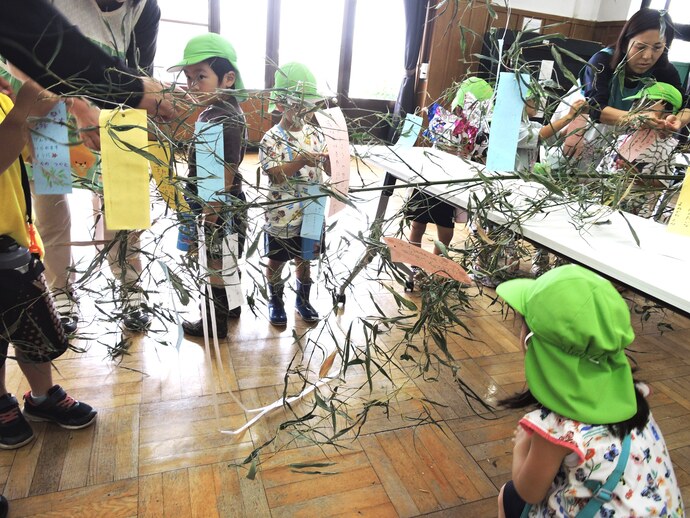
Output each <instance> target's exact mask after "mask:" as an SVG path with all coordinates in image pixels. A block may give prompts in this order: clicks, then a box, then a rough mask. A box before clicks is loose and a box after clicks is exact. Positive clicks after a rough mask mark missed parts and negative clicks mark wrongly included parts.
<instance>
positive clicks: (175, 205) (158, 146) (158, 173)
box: [145, 142, 190, 212]
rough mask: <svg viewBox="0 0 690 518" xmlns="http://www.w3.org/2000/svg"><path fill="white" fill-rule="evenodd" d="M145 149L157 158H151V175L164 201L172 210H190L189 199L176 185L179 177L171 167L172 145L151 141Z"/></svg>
mask: <svg viewBox="0 0 690 518" xmlns="http://www.w3.org/2000/svg"><path fill="white" fill-rule="evenodd" d="M145 151H146V152H147V153H149V154H151V155H153V156H154V157H156V160H149V166H150V167H151V176H153V179H154V181H155V182H156V187H158V192H160V193H161V197H162V198H163V201H165V203H166V205H167V206H168V207H170V208H171V209H172V210H175V211H178V210H179V211H180V212H189V210H190V209H189V205H188V204H187V200H185V199H184V196H183V195H182V193H181V192H178V190H177V188H176V186H175V182H176V181H178V179H177V177H176V176H175V174H174V170H172V169H171V167H170V155H171V151H170V146H168V145H167V144H162V143H160V142H150V143H149V145H148V146H147V147H146V148H145ZM171 172H172V174H171Z"/></svg>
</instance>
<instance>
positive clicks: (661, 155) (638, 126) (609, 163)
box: [597, 82, 683, 216]
mask: <svg viewBox="0 0 690 518" xmlns="http://www.w3.org/2000/svg"><path fill="white" fill-rule="evenodd" d="M624 100H634V101H635V103H634V104H633V106H632V108H631V109H630V111H629V113H628V117H627V120H628V121H629V123H628V126H629V127H630V130H629V131H627V132H626V133H625V134H623V135H620V136H619V137H618V138H617V139H616V142H615V144H614V145H613V146H611V147H610V148H609V149H608V150H607V151H606V154H605V155H604V158H603V159H602V160H601V162H600V163H599V165H598V166H597V171H599V172H601V173H605V174H611V175H621V174H630V175H631V176H637V175H673V174H675V170H676V165H675V163H674V160H672V158H673V154H674V152H675V149H676V147H678V143H679V141H678V139H677V138H676V136H674V134H673V133H669V132H668V131H667V130H666V125H665V120H666V118H667V117H668V116H670V115H675V114H676V113H678V112H679V111H680V110H681V108H682V107H683V96H682V95H681V93H680V91H679V90H678V89H677V88H676V87H674V86H673V85H670V84H668V83H661V82H657V83H652V84H650V85H649V86H647V87H645V88H643V89H642V90H640V91H639V92H637V93H636V94H635V95H633V96H630V97H627V98H626V99H624ZM657 128H658V129H657ZM650 134H652V135H653V137H654V138H653V143H652V144H651V145H650V147H648V148H647V149H646V150H644V151H643V152H642V153H640V154H639V156H637V157H636V158H635V159H634V160H633V161H628V160H626V159H625V158H624V157H623V156H622V155H621V150H623V149H626V147H629V146H628V143H629V141H630V139H633V138H640V137H647V136H650ZM635 185H636V186H637V187H638V188H637V189H635V188H633V190H631V191H630V194H629V195H628V197H627V198H626V199H625V200H624V202H623V206H622V207H621V208H622V209H623V210H626V211H628V212H632V213H634V214H639V215H641V216H651V215H652V212H653V210H654V206H655V205H656V201H657V199H658V197H659V195H660V193H661V192H662V189H663V188H665V187H666V183H665V182H662V181H658V180H640V179H636V180H635Z"/></svg>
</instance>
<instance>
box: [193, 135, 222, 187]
mask: <svg viewBox="0 0 690 518" xmlns="http://www.w3.org/2000/svg"><path fill="white" fill-rule="evenodd" d="M194 127H195V131H196V141H195V145H196V146H195V147H196V177H197V184H196V185H197V194H198V196H199V198H201V199H202V200H204V201H210V200H214V199H215V200H217V199H220V196H219V195H218V192H219V191H225V164H224V161H223V157H224V151H223V125H222V124H218V123H217V122H197V123H196V124H195V126H194Z"/></svg>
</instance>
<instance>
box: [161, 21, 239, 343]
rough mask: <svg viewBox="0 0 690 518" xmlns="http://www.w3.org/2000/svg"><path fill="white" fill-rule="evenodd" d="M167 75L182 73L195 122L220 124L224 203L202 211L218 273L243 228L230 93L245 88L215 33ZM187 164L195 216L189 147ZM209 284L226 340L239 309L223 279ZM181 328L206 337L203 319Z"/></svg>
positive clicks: (196, 43) (197, 206) (227, 46)
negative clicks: (231, 239) (230, 239)
mask: <svg viewBox="0 0 690 518" xmlns="http://www.w3.org/2000/svg"><path fill="white" fill-rule="evenodd" d="M168 71H169V72H178V71H182V72H184V75H185V77H186V79H187V86H188V88H189V92H190V94H191V95H192V96H193V97H194V99H195V100H196V101H197V103H198V104H200V105H202V106H207V108H206V109H205V110H204V111H202V112H201V114H200V115H199V118H198V121H199V122H210V123H213V124H222V125H223V162H224V164H225V192H226V197H225V200H224V201H222V202H221V201H211V202H208V203H207V204H206V205H205V206H204V207H203V212H204V213H205V214H206V229H205V233H206V236H207V239H208V243H207V253H208V267H209V269H210V270H212V271H219V270H221V269H222V263H223V240H224V238H225V236H227V235H230V234H237V235H238V254H239V257H241V256H242V251H243V248H244V241H245V235H246V228H247V215H246V197H245V195H244V192H243V191H242V175H241V173H240V170H239V166H240V164H241V163H242V159H243V158H244V152H245V149H246V143H247V127H246V122H245V118H244V113H243V112H242V108H241V107H240V105H239V102H238V100H237V97H236V96H235V94H234V92H233V90H242V89H244V84H243V83H242V78H241V76H240V71H239V69H238V68H237V53H236V52H235V49H234V47H233V46H232V44H231V43H230V42H229V41H227V40H226V39H225V38H223V37H222V36H220V35H218V34H214V33H206V34H202V35H200V36H196V37H194V38H192V39H191V40H189V42H188V43H187V45H186V47H185V49H184V56H183V59H182V61H180V62H179V63H177V64H176V65H175V66H173V67H170V68H169V69H168ZM188 164H189V178H191V179H192V181H190V183H189V186H188V188H189V191H190V193H191V194H192V197H191V198H192V199H190V206H191V207H192V209H193V210H194V211H195V212H196V213H197V214H199V213H201V212H202V207H201V203H200V200H198V198H197V186H196V183H195V180H194V179H195V178H196V177H197V164H196V146H195V145H194V144H193V145H192V146H191V149H190V153H189V158H188ZM210 282H211V286H212V293H213V300H214V305H215V315H216V329H217V331H218V337H219V338H225V337H226V336H227V332H228V324H227V319H228V318H237V317H239V316H240V312H241V309H242V307H241V306H238V307H236V308H229V307H228V298H227V294H226V291H225V285H224V284H223V279H222V278H221V277H219V276H217V275H212V276H211V278H210ZM202 292H204V290H202ZM202 298H203V296H202ZM201 310H202V311H206V314H207V316H208V321H209V322H210V310H209V301H208V300H206V301H205V304H202V307H201ZM182 328H183V329H184V331H185V333H186V334H187V335H190V336H203V335H204V331H203V325H202V320H197V321H195V322H184V323H183V324H182ZM209 329H211V326H210V325H209Z"/></svg>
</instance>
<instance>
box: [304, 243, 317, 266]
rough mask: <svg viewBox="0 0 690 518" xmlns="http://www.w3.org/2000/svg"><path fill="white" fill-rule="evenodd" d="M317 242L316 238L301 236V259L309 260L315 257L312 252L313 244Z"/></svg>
mask: <svg viewBox="0 0 690 518" xmlns="http://www.w3.org/2000/svg"><path fill="white" fill-rule="evenodd" d="M316 243H318V240H316V239H309V238H308V237H303V238H302V259H304V260H306V261H311V260H312V259H314V258H316V254H315V253H314V246H315V245H316Z"/></svg>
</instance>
